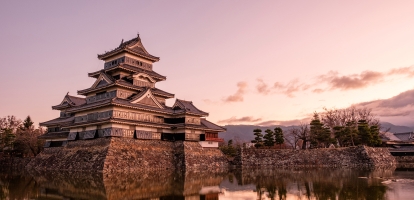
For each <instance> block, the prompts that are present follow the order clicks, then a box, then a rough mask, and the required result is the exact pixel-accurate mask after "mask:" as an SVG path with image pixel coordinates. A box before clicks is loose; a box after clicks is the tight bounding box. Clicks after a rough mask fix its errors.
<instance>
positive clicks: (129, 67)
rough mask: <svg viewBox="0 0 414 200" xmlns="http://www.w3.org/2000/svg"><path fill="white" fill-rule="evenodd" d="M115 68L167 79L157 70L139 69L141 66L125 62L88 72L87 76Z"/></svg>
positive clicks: (95, 76) (96, 75)
mask: <svg viewBox="0 0 414 200" xmlns="http://www.w3.org/2000/svg"><path fill="white" fill-rule="evenodd" d="M116 69H123V70H127V71H130V72H133V73H145V74H148V75H149V76H151V77H152V78H155V79H157V80H166V79H167V77H166V76H163V75H161V74H158V73H157V72H154V71H151V70H145V69H141V68H138V67H134V66H132V65H128V64H125V63H121V64H118V65H115V66H112V67H108V68H106V69H102V70H99V71H95V72H92V73H88V76H89V77H94V78H98V76H99V73H100V72H101V71H105V72H109V71H112V70H116Z"/></svg>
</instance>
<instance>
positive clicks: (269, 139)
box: [263, 129, 275, 147]
mask: <svg viewBox="0 0 414 200" xmlns="http://www.w3.org/2000/svg"><path fill="white" fill-rule="evenodd" d="M265 133H266V134H265V135H264V136H263V139H264V142H263V143H264V145H265V146H267V147H272V146H273V145H275V139H274V137H273V131H272V130H270V129H266V130H265Z"/></svg>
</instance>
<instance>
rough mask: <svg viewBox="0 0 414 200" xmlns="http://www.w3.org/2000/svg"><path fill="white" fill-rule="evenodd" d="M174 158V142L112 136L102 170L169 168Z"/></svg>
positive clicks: (173, 163) (173, 164)
mask: <svg viewBox="0 0 414 200" xmlns="http://www.w3.org/2000/svg"><path fill="white" fill-rule="evenodd" d="M175 160H176V155H175V145H174V142H167V141H161V140H137V139H133V138H118V137H113V138H111V144H110V148H109V150H108V153H107V154H106V160H105V164H104V169H103V171H107V172H114V171H145V170H171V169H174V168H175Z"/></svg>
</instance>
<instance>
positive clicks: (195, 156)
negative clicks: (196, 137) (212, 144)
mask: <svg viewBox="0 0 414 200" xmlns="http://www.w3.org/2000/svg"><path fill="white" fill-rule="evenodd" d="M181 143H182V145H183V149H184V154H183V155H184V165H185V169H188V170H198V169H200V170H201V169H211V170H213V169H214V170H218V171H221V170H222V169H223V168H224V169H227V167H228V161H227V158H226V156H225V155H224V154H223V152H221V151H220V149H218V148H203V147H201V145H200V144H199V143H198V142H188V141H184V142H181Z"/></svg>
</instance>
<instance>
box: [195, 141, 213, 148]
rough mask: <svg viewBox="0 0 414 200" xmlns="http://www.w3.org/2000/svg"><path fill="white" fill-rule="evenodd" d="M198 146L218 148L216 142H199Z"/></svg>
mask: <svg viewBox="0 0 414 200" xmlns="http://www.w3.org/2000/svg"><path fill="white" fill-rule="evenodd" d="M198 143H200V145H201V146H202V147H215V148H218V142H212V141H199V142H198Z"/></svg>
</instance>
